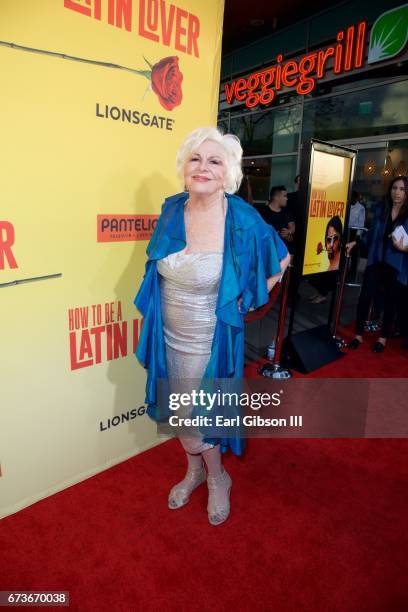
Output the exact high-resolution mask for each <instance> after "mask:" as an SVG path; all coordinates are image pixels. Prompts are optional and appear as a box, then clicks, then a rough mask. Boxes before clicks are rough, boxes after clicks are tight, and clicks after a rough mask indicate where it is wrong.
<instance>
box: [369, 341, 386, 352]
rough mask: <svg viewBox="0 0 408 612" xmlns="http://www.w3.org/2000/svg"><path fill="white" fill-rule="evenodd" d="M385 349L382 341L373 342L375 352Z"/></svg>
mask: <svg viewBox="0 0 408 612" xmlns="http://www.w3.org/2000/svg"><path fill="white" fill-rule="evenodd" d="M384 350H385V345H384V344H383V343H382V342H376V343H375V344H373V348H372V351H373V352H374V353H383V352H384Z"/></svg>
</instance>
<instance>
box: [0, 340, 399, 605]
mask: <svg viewBox="0 0 408 612" xmlns="http://www.w3.org/2000/svg"><path fill="white" fill-rule="evenodd" d="M399 347H400V341H391V343H390V345H389V346H388V347H387V350H386V352H385V353H383V354H381V355H375V354H373V353H372V352H371V351H370V342H367V343H366V344H365V345H364V346H362V347H360V349H359V350H358V351H355V352H350V353H348V354H347V355H346V356H345V357H344V358H343V359H341V360H339V361H336V362H335V363H332V364H329V365H327V366H325V367H324V368H322V369H321V370H319V371H318V372H315V373H313V376H320V377H336V376H337V377H345V376H348V377H349V376H352V377H366V376H367V377H369V376H371V377H373V376H377V377H378V376H384V377H394V376H395V377H404V376H407V375H408V357H407V353H406V352H405V353H404V352H402V351H401V350H400V348H399ZM255 371H256V370H255V367H254V366H253V367H252V375H254V373H255ZM248 373H249V374H250V373H251V368H249V372H248ZM407 455H408V440H398V439H394V440H333V439H331V440H283V439H281V440H279V439H274V440H272V439H268V440H250V441H249V444H248V450H247V452H246V456H245V457H244V459H243V460H239V459H237V458H235V457H231V456H228V457H227V458H226V465H227V468H228V470H229V471H230V473H231V475H232V478H233V488H232V513H231V517H230V519H229V520H228V521H227V523H225V524H224V525H222V526H220V527H216V528H214V527H211V526H210V525H209V524H208V523H207V516H206V510H205V506H206V488H205V486H202V487H200V488H199V489H198V490H197V491H196V492H195V493H194V494H193V497H192V500H191V502H190V503H189V504H188V505H187V506H186V507H185V508H183V509H180V510H178V511H170V510H168V509H167V506H166V499H167V493H168V491H169V489H170V488H171V486H172V485H173V484H174V483H175V482H176V481H177V480H178V479H179V478H180V477H181V475H182V473H183V470H184V462H183V457H182V452H181V450H180V448H179V445H178V442H177V441H176V440H172V441H170V442H167V443H165V444H162V445H161V446H160V447H157V448H155V449H152V450H150V451H147V452H145V453H143V454H141V455H139V456H137V457H135V458H133V459H131V460H129V461H126V462H124V463H122V464H121V465H119V466H116V467H114V468H112V469H110V470H107V471H106V472H104V473H102V474H99V475H98V476H95V477H93V478H90V479H89V480H87V481H85V482H83V483H81V484H79V485H76V486H74V487H71V488H70V489H67V490H66V491H63V492H61V493H59V494H57V495H55V496H53V497H50V498H48V499H46V500H44V501H42V502H39V503H37V504H35V505H34V506H31V507H30V508H27V509H25V510H23V511H22V512H20V513H18V514H16V515H13V516H10V517H8V518H6V519H4V520H3V521H1V523H0V551H1V561H0V590H11V589H19V590H65V591H70V594H71V609H72V610H80V611H88V610H89V611H98V612H99V611H104V610H109V611H114V612H116V611H133V610H139V609H144V610H147V611H150V610H152V611H153V610H158V609H165V610H169V611H173V610H174V611H176V610H177V611H179V610H182V611H183V610H185V611H188V612H195V611H197V612H198V611H199V612H202V611H206V610H211V612H213V611H218V610H219V611H224V610H238V611H239V610H249V609H254V610H262V611H263V610H265V611H266V610H276V611H277V612H292V611H293V612H295V611H296V612H297V611H298V610H302V611H306V612H309V611H310V612H320V611H322V612H327V611H333V612H334V611H339V612H340V611H341V612H344V611H350V612H354V611H357V610H358V611H367V612H398V611H401V612H402V611H403V610H404V611H405V610H407V609H408V581H407V575H408V555H407V550H408V536H407V533H408V530H407V528H406V525H405V523H406V517H407V515H408V513H407V511H408V492H407V491H408V462H407V460H406V457H407Z"/></svg>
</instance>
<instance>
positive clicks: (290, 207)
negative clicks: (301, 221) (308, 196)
mask: <svg viewBox="0 0 408 612" xmlns="http://www.w3.org/2000/svg"><path fill="white" fill-rule="evenodd" d="M294 182H295V191H291V192H290V193H288V204H287V211H288V213H289V215H290V216H291V217H292V219H294V220H296V215H297V207H298V200H299V188H300V174H297V175H296V176H295V181H294Z"/></svg>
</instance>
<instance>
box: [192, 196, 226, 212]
mask: <svg viewBox="0 0 408 612" xmlns="http://www.w3.org/2000/svg"><path fill="white" fill-rule="evenodd" d="M218 207H219V204H218V202H215V204H212V205H211V206H210V207H209V208H206V209H204V210H203V209H200V207H196V206H194V205H192V204H191V200H190V198H187V200H186V201H185V204H184V209H185V210H186V212H189V213H193V214H194V215H196V214H202V215H204V214H206V213H209V212H211V211H212V210H213V209H215V208H218ZM221 209H222V213H223V216H224V217H225V215H226V212H227V198H226V197H225V196H223V198H222V203H221Z"/></svg>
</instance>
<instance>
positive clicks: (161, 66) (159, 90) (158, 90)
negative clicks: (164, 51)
mask: <svg viewBox="0 0 408 612" xmlns="http://www.w3.org/2000/svg"><path fill="white" fill-rule="evenodd" d="M178 62H179V60H178V57H165V58H163V59H162V60H160V62H157V64H154V66H152V77H151V78H152V89H153V91H154V93H155V94H157V96H158V98H159V102H160V104H161V105H162V106H163V107H164V108H165V109H166V110H173V108H174V107H175V106H179V104H181V101H182V99H183V93H182V91H181V83H182V81H183V73H182V72H180V69H179V65H178Z"/></svg>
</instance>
